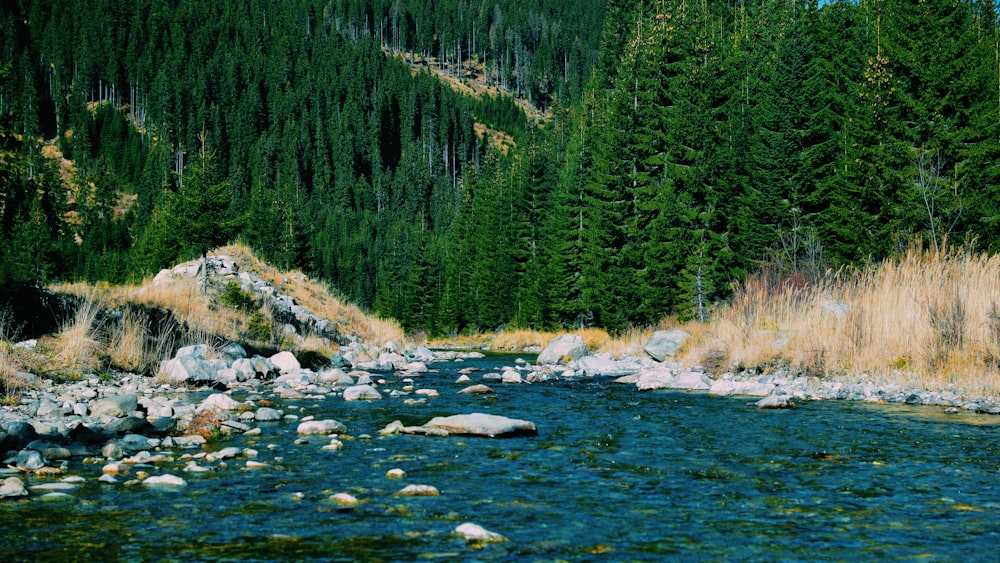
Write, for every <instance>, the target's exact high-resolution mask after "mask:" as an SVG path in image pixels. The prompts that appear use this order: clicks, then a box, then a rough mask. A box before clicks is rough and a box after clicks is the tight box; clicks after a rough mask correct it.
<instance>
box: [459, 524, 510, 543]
mask: <svg viewBox="0 0 1000 563" xmlns="http://www.w3.org/2000/svg"><path fill="white" fill-rule="evenodd" d="M455 534H456V535H458V536H461V537H462V539H464V540H465V541H467V542H469V543H471V544H483V543H495V542H504V541H507V538H505V537H503V536H501V535H500V534H497V533H495V532H491V531H489V530H487V529H486V528H484V527H482V526H480V525H478V524H472V523H471V522H466V523H464V524H459V526H458V527H457V528H455Z"/></svg>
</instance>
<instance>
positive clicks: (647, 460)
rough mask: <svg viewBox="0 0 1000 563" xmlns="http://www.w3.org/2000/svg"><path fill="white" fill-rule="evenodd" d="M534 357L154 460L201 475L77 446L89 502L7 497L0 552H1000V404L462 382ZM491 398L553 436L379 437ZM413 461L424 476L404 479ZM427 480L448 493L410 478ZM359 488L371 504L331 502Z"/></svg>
mask: <svg viewBox="0 0 1000 563" xmlns="http://www.w3.org/2000/svg"><path fill="white" fill-rule="evenodd" d="M513 360H514V356H487V357H486V358H484V359H479V360H471V361H466V362H463V363H439V364H433V365H432V366H431V367H432V369H433V370H434V371H433V372H432V373H428V374H424V375H421V376H418V377H415V378H414V379H415V380H416V385H417V387H418V388H433V389H436V390H438V392H439V393H440V396H438V397H429V398H427V401H426V403H422V404H405V403H404V399H405V398H416V396H413V395H411V396H409V397H405V398H404V397H390V396H389V395H388V392H387V391H388V389H392V388H395V389H400V388H401V387H402V383H400V382H398V380H396V379H395V378H394V377H393V376H392V375H391V374H384V375H383V376H384V377H385V378H386V379H387V380H388V384H387V385H386V386H384V387H383V389H382V391H383V393H385V398H384V399H382V400H380V401H375V402H370V403H347V402H345V401H344V400H343V399H342V398H340V397H339V396H338V397H328V398H325V399H305V400H294V401H292V400H287V401H279V403H280V405H279V408H282V409H284V410H285V411H286V412H287V413H295V414H298V415H299V416H306V415H312V416H315V417H316V419H324V418H334V419H336V420H339V421H341V422H343V423H344V424H346V425H347V428H348V435H347V436H344V437H341V440H342V441H343V442H344V447H343V448H342V449H340V450H338V451H327V450H323V449H321V448H322V446H323V445H325V444H327V443H329V439H328V438H323V439H308V440H305V442H306V443H296V439H297V438H298V436H297V435H296V427H297V425H298V422H297V421H283V422H275V423H259V426H260V427H261V428H262V434H261V435H260V436H234V437H233V438H232V439H231V440H229V441H225V442H222V443H220V444H217V445H212V446H210V448H212V447H214V448H218V447H227V446H237V447H251V448H254V449H257V450H259V452H260V454H259V456H258V457H257V458H256V461H260V462H263V463H266V464H267V467H265V468H261V469H247V468H246V467H245V462H246V460H245V459H242V458H237V459H230V460H227V462H226V466H225V467H219V465H218V464H208V463H204V464H205V465H207V466H212V467H216V468H217V470H215V471H211V472H207V473H199V474H192V473H185V472H184V471H182V467H183V465H184V462H182V461H180V460H179V459H178V461H177V462H175V463H161V464H157V465H156V466H155V467H152V468H146V469H145V470H146V471H148V472H149V473H150V474H153V475H155V474H161V473H171V474H174V475H178V476H181V477H183V478H184V479H185V480H186V481H187V486H185V487H176V488H172V487H163V488H154V487H146V486H142V485H136V486H124V485H122V484H121V483H119V484H114V485H109V484H103V483H99V482H98V481H97V478H98V477H99V476H100V474H101V464H94V465H85V464H82V463H81V462H80V460H79V459H73V460H72V461H71V462H70V466H69V471H68V473H67V475H79V476H82V477H84V478H85V479H86V482H85V483H84V484H83V485H82V486H81V487H80V488H78V489H77V490H75V491H73V492H71V496H70V497H69V498H65V499H63V500H58V501H45V500H41V499H39V498H38V496H36V495H32V497H28V498H27V499H25V500H13V499H8V500H6V501H3V502H0V560H2V561H76V560H90V561H421V560H423V561H433V560H462V561H469V560H476V561H553V560H604V561H660V560H671V561H672V560H720V559H737V560H762V561H771V560H810V561H815V560H886V559H890V560H910V559H930V560H963V561H970V560H972V561H975V560H983V561H992V560H996V558H997V547H998V546H1000V486H998V473H1000V462H998V456H997V454H998V452H1000V429H998V428H997V424H1000V419H997V418H995V417H990V416H987V415H973V414H956V415H946V414H943V413H942V412H941V411H942V409H941V408H940V407H911V406H905V405H878V404H869V403H848V402H833V401H829V402H827V401H813V402H807V403H804V404H800V405H799V408H797V409H794V410H780V411H761V410H758V409H756V408H755V407H754V406H753V403H752V401H750V400H749V399H748V398H722V397H713V396H708V395H706V394H703V393H686V392H676V391H653V392H639V391H637V390H636V389H635V386H633V385H623V384H616V383H613V382H612V381H611V380H610V379H580V380H575V381H550V382H544V383H536V384H532V385H528V384H522V385H501V384H500V383H499V382H488V383H489V384H490V386H491V387H493V389H495V390H496V394H495V395H486V396H482V395H472V396H470V395H460V394H457V391H458V390H459V389H461V388H462V387H463V386H464V384H456V383H455V380H456V378H457V377H458V373H457V370H458V369H460V368H467V367H479V368H482V369H484V370H486V371H489V370H497V369H498V368H499V367H500V366H502V365H512V364H513ZM482 373H483V372H479V373H478V374H473V376H472V378H473V381H474V382H478V380H479V377H478V375H481V374H482ZM263 394H264V395H265V396H268V393H267V392H266V391H265V392H264V393H263ZM245 396H246V392H245V391H240V390H237V391H236V392H235V393H234V398H236V399H237V400H242V399H243V398H244V397H245ZM471 412H484V413H491V414H498V415H504V416H509V417H512V418H519V419H525V420H530V421H532V422H534V423H535V424H536V425H537V427H538V435H537V436H527V437H516V438H507V439H489V438H472V437H455V436H452V437H430V436H418V435H389V436H382V435H379V433H378V431H379V430H380V429H382V428H384V427H385V426H386V425H387V424H388V423H390V422H392V421H393V420H401V421H402V422H403V423H404V424H407V425H419V424H423V423H424V422H426V421H428V420H429V419H430V418H432V417H434V416H442V415H451V414H462V413H471ZM300 442H302V440H300ZM188 452H189V453H191V451H190V450H188ZM174 453H175V455H176V456H178V457H179V456H180V455H181V454H182V453H184V450H176V451H175V452H174ZM393 468H400V469H403V470H404V471H405V472H406V476H405V477H404V478H403V479H390V478H388V477H387V475H386V472H387V471H388V470H390V469H393ZM25 480H26V484H28V485H29V486H30V485H36V484H39V483H46V482H52V481H53V479H52V478H48V479H44V478H36V477H25ZM407 484H426V485H432V486H434V487H436V488H437V489H439V490H440V493H441V494H440V496H435V497H400V496H396V495H395V493H396V492H397V491H399V490H400V489H402V488H403V487H404V486H405V485H407ZM340 492H347V493H350V494H352V495H354V496H355V497H357V498H358V499H360V500H361V501H362V503H361V504H360V505H359V506H356V507H351V508H343V507H341V506H339V505H337V504H336V503H334V502H331V501H330V500H329V497H330V496H331V495H333V494H334V493H340ZM463 522H474V523H476V524H479V525H481V526H483V527H485V528H486V529H488V530H490V531H493V532H496V533H499V534H502V535H503V536H505V537H506V538H507V539H508V541H505V542H501V543H492V544H487V545H485V546H473V545H469V544H467V543H466V542H465V541H464V540H462V539H461V538H459V537H457V536H456V535H454V534H453V531H454V529H455V528H456V526H458V525H459V524H461V523H463Z"/></svg>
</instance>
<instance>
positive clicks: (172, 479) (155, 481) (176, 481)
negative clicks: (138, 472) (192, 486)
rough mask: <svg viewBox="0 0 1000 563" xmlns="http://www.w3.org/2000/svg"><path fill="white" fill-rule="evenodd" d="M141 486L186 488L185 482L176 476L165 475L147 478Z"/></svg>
mask: <svg viewBox="0 0 1000 563" xmlns="http://www.w3.org/2000/svg"><path fill="white" fill-rule="evenodd" d="M142 484H143V485H149V486H167V487H184V486H187V481H185V480H184V479H181V478H180V477H178V476H176V475H171V474H169V473H165V474H163V475H155V476H153V477H147V478H146V479H145V480H144V481H143V482H142Z"/></svg>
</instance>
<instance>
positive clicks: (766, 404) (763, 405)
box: [754, 395, 795, 409]
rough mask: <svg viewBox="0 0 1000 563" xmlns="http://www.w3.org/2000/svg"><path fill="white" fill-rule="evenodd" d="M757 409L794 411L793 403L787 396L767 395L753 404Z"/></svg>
mask: <svg viewBox="0 0 1000 563" xmlns="http://www.w3.org/2000/svg"><path fill="white" fill-rule="evenodd" d="M754 406H756V407H757V408H758V409H794V408H795V403H793V402H792V400H791V399H790V398H789V397H788V395H768V396H767V397H764V398H763V399H761V400H759V401H757V402H756V403H754Z"/></svg>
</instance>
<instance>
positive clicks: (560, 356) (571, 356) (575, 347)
mask: <svg viewBox="0 0 1000 563" xmlns="http://www.w3.org/2000/svg"><path fill="white" fill-rule="evenodd" d="M586 355H587V345H586V344H584V343H583V337H581V336H580V335H579V334H563V335H562V336H557V337H556V338H553V339H552V341H551V342H549V344H548V345H547V346H546V347H545V349H544V350H542V351H541V353H540V354H538V360H537V362H538V363H539V364H560V363H562V364H565V363H568V362H571V361H573V360H578V359H580V358H582V357H584V356H586Z"/></svg>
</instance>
